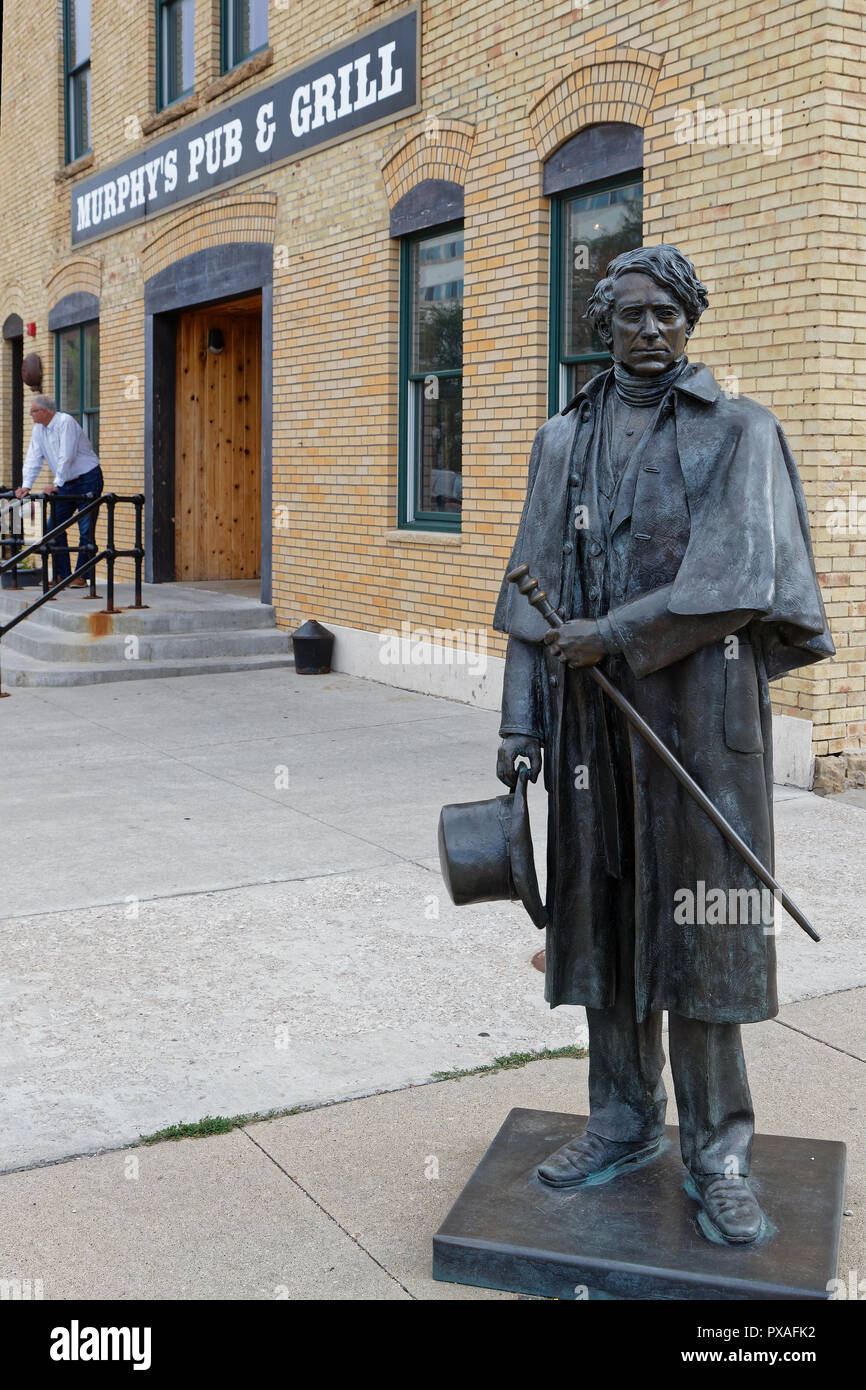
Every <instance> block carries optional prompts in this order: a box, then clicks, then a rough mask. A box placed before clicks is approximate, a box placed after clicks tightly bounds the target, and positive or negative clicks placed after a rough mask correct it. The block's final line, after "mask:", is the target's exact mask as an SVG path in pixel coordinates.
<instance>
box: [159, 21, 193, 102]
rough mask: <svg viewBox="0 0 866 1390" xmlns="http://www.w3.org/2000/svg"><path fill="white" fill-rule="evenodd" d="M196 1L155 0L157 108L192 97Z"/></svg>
mask: <svg viewBox="0 0 866 1390" xmlns="http://www.w3.org/2000/svg"><path fill="white" fill-rule="evenodd" d="M194 50H195V0H156V105H157V109H158V110H160V111H161V110H163V109H164V108H165V107H166V106H171V104H172V102H175V101H180V99H181V97H185V96H189V94H190V92H191V91H192V89H193V85H194V82H195V51H194Z"/></svg>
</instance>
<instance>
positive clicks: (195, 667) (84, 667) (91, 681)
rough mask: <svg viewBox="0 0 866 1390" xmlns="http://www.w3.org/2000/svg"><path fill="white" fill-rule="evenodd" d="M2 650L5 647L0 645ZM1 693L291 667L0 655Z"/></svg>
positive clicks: (240, 661) (280, 660)
mask: <svg viewBox="0 0 866 1390" xmlns="http://www.w3.org/2000/svg"><path fill="white" fill-rule="evenodd" d="M0 645H2V646H3V647H4V648H5V643H3V644H0ZM0 659H2V684H3V688H4V689H7V690H9V689H13V688H14V687H16V686H69V685H101V684H103V683H105V682H108V681H130V680H159V679H161V678H164V677H167V676H211V675H218V674H220V673H222V672H224V671H266V670H270V669H271V668H272V667H275V666H277V667H281V666H292V665H294V662H293V660H292V657H291V654H290V653H289V652H284V653H282V654H267V655H266V654H262V655H259V656H236V657H213V656H212V657H194V658H186V659H173V660H163V661H119V662H87V663H82V664H75V663H72V662H62V661H58V662H51V661H39V660H37V659H36V658H34V657H31V656H25V655H24V654H23V653H22V652H14V651H8V652H7V651H5V650H2V651H0Z"/></svg>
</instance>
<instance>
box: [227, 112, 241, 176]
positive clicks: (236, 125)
mask: <svg viewBox="0 0 866 1390" xmlns="http://www.w3.org/2000/svg"><path fill="white" fill-rule="evenodd" d="M243 128H244V127H243V122H242V121H238V120H234V121H228V122H227V123H226V124H225V125H224V126H223V135H224V137H225V153H224V155H223V168H227V167H228V165H229V164H237V162H238V160H239V159H240V157H241V155H242V154H243V152H244V147H243V144H242V143H241V135H242V133H243Z"/></svg>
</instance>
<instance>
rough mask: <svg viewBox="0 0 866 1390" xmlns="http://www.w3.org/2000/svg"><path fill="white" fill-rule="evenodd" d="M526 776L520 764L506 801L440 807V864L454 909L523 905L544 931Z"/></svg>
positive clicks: (545, 914)
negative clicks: (494, 904)
mask: <svg viewBox="0 0 866 1390" xmlns="http://www.w3.org/2000/svg"><path fill="white" fill-rule="evenodd" d="M528 776H529V769H528V767H526V765H525V764H521V766H520V767H519V768H518V775H517V784H516V786H515V788H514V791H512V792H509V793H508V795H507V796H495V797H494V798H493V799H492V801H466V802H463V803H462V804H460V805H457V806H443V807H442V811H441V814H440V816H439V863H440V865H441V867H442V877H443V878H444V880H445V886H446V888H447V889H448V892H449V894H450V895H451V900H452V902H454V903H456V904H457V906H458V907H463V906H464V905H465V904H466V903H488V902H502V901H510V902H522V903H523V906H524V907H525V908H526V911H527V912H528V913H529V915H530V917H531V918H532V920H533V922H534V923H535V925H536V926H537V927H546V926H547V912H546V911H545V908H544V904H543V903H542V901H541V894H540V892H539V890H538V878H537V876H536V873H535V860H534V858H533V854H532V836H531V834H530V829H529V808H528V806H527V803H526V782H527V779H528Z"/></svg>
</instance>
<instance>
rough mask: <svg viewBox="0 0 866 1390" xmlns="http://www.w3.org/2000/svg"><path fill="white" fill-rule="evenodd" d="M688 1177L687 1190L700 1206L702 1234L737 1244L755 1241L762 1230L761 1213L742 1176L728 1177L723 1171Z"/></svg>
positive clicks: (746, 1181) (762, 1215) (694, 1174)
mask: <svg viewBox="0 0 866 1390" xmlns="http://www.w3.org/2000/svg"><path fill="white" fill-rule="evenodd" d="M690 1177H691V1185H690V1187H689V1188H688V1189H687V1190H690V1191H691V1195H692V1196H693V1197H694V1196H696V1197H697V1199H698V1201H699V1202H700V1204H701V1207H702V1208H703V1210H702V1211H701V1212H700V1214H699V1216H698V1224H699V1225H700V1227H701V1229H702V1231H703V1233H704V1235H705V1236H709V1238H710V1239H712V1238H713V1236H721V1237H722V1239H723V1240H726V1241H730V1242H731V1243H732V1244H737V1245H745V1244H747V1243H748V1242H749V1241H753V1240H757V1238H758V1236H759V1235H760V1234H761V1231H762V1230H763V1229H764V1213H763V1212H762V1211H761V1208H760V1206H759V1205H758V1200H757V1198H756V1197H755V1194H754V1192H753V1191H752V1189H751V1188H750V1187H749V1183H748V1180H747V1179H746V1178H728V1177H725V1175H724V1173H709V1174H704V1175H702V1174H699V1173H692V1174H690ZM708 1227H709V1229H708Z"/></svg>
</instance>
